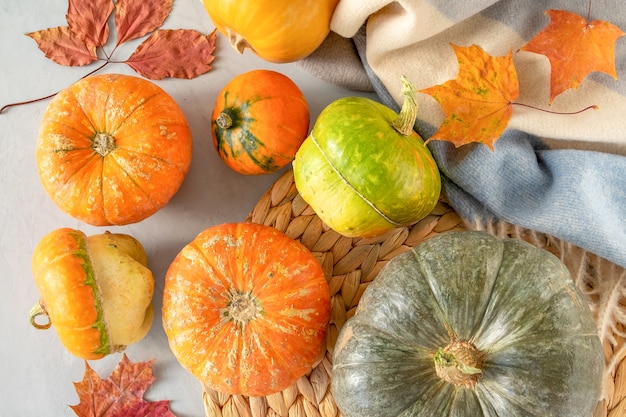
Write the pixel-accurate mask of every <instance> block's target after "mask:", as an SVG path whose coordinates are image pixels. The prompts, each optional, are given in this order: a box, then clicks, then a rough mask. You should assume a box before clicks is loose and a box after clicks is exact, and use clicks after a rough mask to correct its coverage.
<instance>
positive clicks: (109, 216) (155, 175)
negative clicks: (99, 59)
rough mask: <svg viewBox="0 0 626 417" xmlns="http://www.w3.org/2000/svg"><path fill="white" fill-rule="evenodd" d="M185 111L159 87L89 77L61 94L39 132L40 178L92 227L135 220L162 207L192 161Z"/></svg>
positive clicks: (142, 81)
mask: <svg viewBox="0 0 626 417" xmlns="http://www.w3.org/2000/svg"><path fill="white" fill-rule="evenodd" d="M191 152H192V138H191V131H190V129H189V126H188V124H187V120H186V118H185V115H184V114H183V112H182V111H181V109H180V108H179V107H178V105H177V104H176V102H175V101H174V99H172V97H170V96H169V95H168V94H167V93H166V92H165V91H163V90H162V89H161V88H160V87H158V86H157V85H156V84H154V83H152V82H150V81H147V80H145V79H142V78H138V77H133V76H129V75H120V74H103V75H95V76H91V77H87V78H85V79H83V80H80V81H78V82H77V83H75V84H73V85H71V86H70V87H68V88H66V89H65V90H63V91H61V92H60V93H58V94H57V95H56V96H55V97H54V98H53V99H52V101H51V102H50V104H49V105H48V108H47V109H46V111H45V113H44V116H43V119H42V121H41V127H40V130H39V136H38V140H37V148H36V158H37V168H38V170H39V177H40V179H41V183H42V185H43V187H44V189H45V191H46V192H47V193H48V195H49V196H50V198H51V199H52V201H54V203H55V204H56V205H57V206H58V207H59V208H61V209H62V210H63V211H64V212H66V213H67V214H69V215H71V216H72V217H75V218H77V219H79V220H81V221H83V222H85V223H88V224H91V225H94V226H107V225H125V224H130V223H136V222H138V221H141V220H143V219H145V218H147V217H148V216H150V215H152V214H154V213H155V212H157V211H158V210H159V209H161V208H162V207H163V206H165V204H167V202H168V201H169V200H170V199H171V198H172V197H173V195H174V194H175V193H176V192H177V191H178V189H179V187H180V186H181V184H182V182H183V179H184V178H185V176H186V174H187V171H188V170H189V166H190V164H191Z"/></svg>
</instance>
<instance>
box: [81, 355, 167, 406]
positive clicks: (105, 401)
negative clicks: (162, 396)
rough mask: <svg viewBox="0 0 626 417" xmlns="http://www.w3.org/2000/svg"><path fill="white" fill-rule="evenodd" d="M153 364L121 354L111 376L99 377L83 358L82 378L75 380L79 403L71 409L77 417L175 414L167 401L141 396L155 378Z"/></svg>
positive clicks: (152, 361)
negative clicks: (136, 361)
mask: <svg viewBox="0 0 626 417" xmlns="http://www.w3.org/2000/svg"><path fill="white" fill-rule="evenodd" d="M153 363H154V359H153V360H151V361H148V362H138V363H133V362H131V361H130V360H129V359H128V357H127V356H126V354H124V355H123V356H122V359H121V360H120V362H119V364H118V365H117V367H116V368H115V369H114V370H113V372H112V373H111V376H109V378H108V379H101V378H100V377H99V376H98V374H97V373H96V372H95V371H94V370H93V369H92V368H91V367H90V366H89V364H88V363H87V361H85V375H84V377H83V380H82V381H80V382H75V383H74V386H75V387H76V392H77V393H78V397H79V400H80V402H79V404H78V405H72V406H70V408H71V409H72V410H74V412H75V413H76V415H77V416H78V417H175V416H174V414H172V412H171V411H170V409H169V401H157V402H149V401H146V400H144V399H143V396H144V393H145V392H146V390H147V389H148V387H149V386H150V385H151V384H152V383H153V382H154V380H155V377H154V375H153V374H152V364H153Z"/></svg>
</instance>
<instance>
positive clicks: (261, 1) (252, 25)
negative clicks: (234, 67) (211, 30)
mask: <svg viewBox="0 0 626 417" xmlns="http://www.w3.org/2000/svg"><path fill="white" fill-rule="evenodd" d="M203 2H204V7H205V9H206V11H207V12H208V14H209V17H210V18H211V20H212V21H213V23H214V24H215V27H216V28H217V29H218V30H219V31H220V32H221V33H222V34H224V35H225V36H226V37H227V38H228V41H229V42H230V44H231V45H232V46H233V48H235V49H236V50H237V51H238V52H239V53H243V51H244V50H245V49H246V48H250V49H251V50H252V51H253V52H254V53H255V54H257V55H258V56H259V57H261V58H263V59H264V60H266V61H269V62H276V63H286V62H294V61H298V60H300V59H302V58H304V57H306V56H307V55H309V54H311V53H312V52H313V51H314V50H316V49H317V48H318V47H319V46H320V44H321V43H322V42H323V41H324V39H325V38H326V36H327V35H328V33H329V32H330V20H331V18H332V15H333V12H334V11H335V7H336V6H337V3H338V2H339V0H298V1H293V0H203Z"/></svg>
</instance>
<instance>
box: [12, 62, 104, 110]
mask: <svg viewBox="0 0 626 417" xmlns="http://www.w3.org/2000/svg"><path fill="white" fill-rule="evenodd" d="M109 63H110V61H109V60H108V59H107V60H106V61H104V64H102V65H100V66H99V67H98V68H96V69H94V70H92V71H90V72H88V73H87V74H85V75H83V76H82V77H80V79H81V80H82V79H83V78H87V77H89V76H90V75H92V74H94V73H96V72H98V71H100V70H101V69H102V68H104V67H105V66H107V65H108V64H109ZM58 93H59V92H58V91H57V92H56V93H53V94H50V95H48V96H45V97H39V98H36V99H33V100H28V101H20V102H18V103H11V104H5V105H4V106H2V107H0V114H2V112H4V111H5V110H6V109H8V108H9V107H16V106H21V105H24V104H31V103H37V102H38V101H43V100H47V99H49V98H52V97H54V96H56V95H57V94H58Z"/></svg>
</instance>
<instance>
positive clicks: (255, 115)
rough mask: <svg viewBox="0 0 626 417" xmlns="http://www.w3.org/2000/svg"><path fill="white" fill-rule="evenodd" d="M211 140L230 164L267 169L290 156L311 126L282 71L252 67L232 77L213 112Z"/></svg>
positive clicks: (248, 170)
mask: <svg viewBox="0 0 626 417" xmlns="http://www.w3.org/2000/svg"><path fill="white" fill-rule="evenodd" d="M211 125H212V132H213V145H214V146H215V149H216V150H217V152H218V154H219V156H220V158H221V159H222V160H223V161H224V162H225V163H226V165H228V166H229V167H230V168H232V169H233V170H235V171H237V172H239V173H241V174H246V175H259V174H269V173H272V172H275V171H277V170H279V169H281V168H282V167H284V166H285V165H287V164H288V163H289V162H291V161H292V160H293V158H294V157H295V155H296V152H297V151H298V149H299V147H300V145H301V144H302V142H303V141H304V139H306V136H307V134H308V132H309V107H308V105H307V102H306V99H305V97H304V95H303V94H302V91H300V89H299V88H298V86H297V85H296V84H295V83H294V82H293V81H292V80H291V79H290V78H289V77H287V76H286V75H284V74H281V73H279V72H276V71H271V70H253V71H249V72H246V73H243V74H240V75H238V76H236V77H235V78H233V79H232V80H231V81H230V82H229V83H228V84H227V85H226V86H224V88H223V89H222V91H220V93H219V94H218V96H217V100H216V102H215V106H214V107H213V113H212V115H211Z"/></svg>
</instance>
